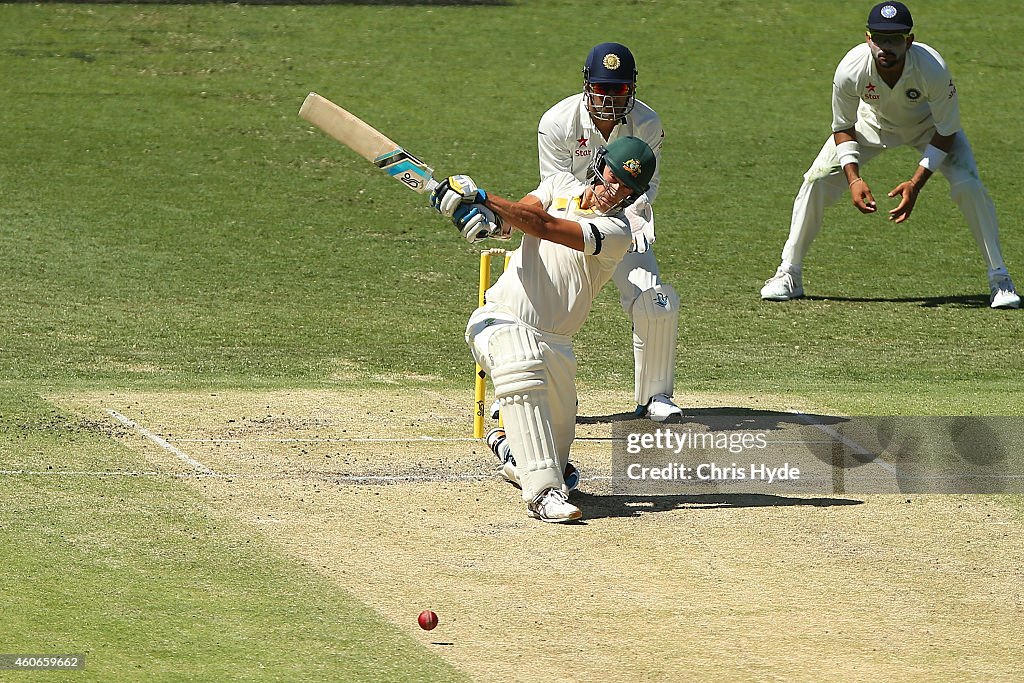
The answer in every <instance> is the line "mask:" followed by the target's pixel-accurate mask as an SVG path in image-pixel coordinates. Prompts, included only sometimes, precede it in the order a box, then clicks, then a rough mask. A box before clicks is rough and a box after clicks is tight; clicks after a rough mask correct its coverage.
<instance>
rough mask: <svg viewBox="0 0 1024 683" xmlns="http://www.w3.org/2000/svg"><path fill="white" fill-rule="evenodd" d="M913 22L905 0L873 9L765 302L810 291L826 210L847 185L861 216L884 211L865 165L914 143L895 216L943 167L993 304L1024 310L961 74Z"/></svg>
mask: <svg viewBox="0 0 1024 683" xmlns="http://www.w3.org/2000/svg"><path fill="white" fill-rule="evenodd" d="M913 28H914V20H913V18H912V17H911V15H910V10H909V9H907V7H906V5H904V4H903V3H901V2H883V3H880V4H878V5H875V7H874V8H872V10H871V12H870V14H869V15H868V22H867V32H866V33H865V37H866V40H865V43H864V44H862V45H858V46H857V47H855V48H853V49H852V50H850V51H849V52H848V53H847V54H846V57H844V58H843V60H842V61H841V62H840V63H839V66H838V68H837V69H836V73H835V79H834V81H833V84H832V133H833V134H832V137H831V138H829V139H828V140H827V141H826V142H825V146H824V147H822V149H821V152H820V153H819V154H818V157H817V158H816V159H815V160H814V163H812V164H811V167H810V169H809V170H808V171H807V173H806V174H804V182H803V186H802V187H801V188H800V192H799V193H798V194H797V196H796V199H795V200H794V202H793V216H792V222H791V224H790V229H789V239H788V240H787V241H786V245H785V247H783V250H782V263H781V265H779V268H778V270H777V271H776V273H775V275H774V276H772V278H771V279H769V280H767V281H766V282H765V284H764V287H762V288H761V298H762V299H767V300H770V301H786V300H789V299H796V298H799V297H801V296H803V294H804V288H803V261H804V256H806V254H807V250H808V249H809V248H810V246H811V242H812V241H813V240H814V238H815V236H816V235H817V234H818V231H819V230H821V224H822V219H823V214H824V210H825V207H828V206H831V205H833V204H835V203H836V202H837V201H839V198H840V197H841V196H842V195H843V193H844V192H845V191H846V190H847V189H848V190H849V191H850V194H851V196H852V198H853V205H854V206H856V207H857V209H858V210H859V211H860V212H861V213H865V214H870V213H875V212H876V211H877V210H878V207H877V205H876V204H875V199H874V196H873V195H872V193H871V189H870V187H869V186H868V183H867V181H866V180H865V179H864V178H863V177H862V176H861V173H860V172H861V168H862V167H863V166H864V165H866V164H867V163H868V162H870V161H871V160H872V159H874V158H875V157H877V156H878V155H879V154H881V153H882V152H884V151H886V150H888V149H892V148H895V147H900V146H904V145H906V146H910V147H913V148H914V149H916V150H917V151H918V152H920V153H921V160H920V162H918V166H917V168H916V169H915V171H914V174H913V176H912V177H911V178H910V179H909V180H905V181H903V182H901V183H899V184H898V185H897V186H896V187H895V188H893V189H892V190H891V191H890V192H889V194H888V196H889V197H899V198H900V201H899V204H898V205H897V206H896V208H894V209H892V210H890V211H889V220H891V221H893V222H895V223H902V222H903V221H905V220H907V219H908V218H910V214H911V212H912V211H913V210H914V205H915V203H916V202H917V198H918V195H919V194H920V192H921V190H922V188H924V185H925V183H926V182H928V179H929V178H930V177H931V176H932V174H933V173H935V172H936V171H938V172H939V173H941V174H942V175H944V176H945V177H946V180H948V181H949V192H950V196H951V197H952V198H953V201H954V202H955V203H956V204H957V206H958V207H959V208H960V211H961V212H962V213H963V215H964V218H965V219H966V221H967V225H968V226H969V227H970V229H971V233H972V234H973V235H974V239H975V241H976V242H977V244H978V248H979V249H980V250H981V255H982V258H984V260H985V265H986V266H988V281H989V287H990V292H991V298H990V304H991V306H992V308H1019V307H1020V297H1019V296H1018V295H1017V291H1016V288H1015V287H1014V285H1013V280H1011V279H1010V275H1009V273H1008V272H1007V270H1006V265H1005V264H1004V263H1003V256H1002V252H1001V250H1000V247H999V223H998V221H997V220H996V211H995V206H994V205H993V203H992V200H991V199H990V198H989V195H988V192H987V191H986V190H985V186H984V185H983V184H982V182H981V180H980V179H979V177H978V167H977V165H976V164H975V161H974V153H973V152H972V151H971V145H970V142H968V140H967V135H966V134H965V133H964V131H963V129H962V128H961V127H960V107H959V103H958V95H957V91H956V86H955V85H954V83H953V77H952V76H951V75H950V72H949V69H948V67H947V66H946V63H945V62H944V61H943V59H942V57H941V56H940V55H939V53H938V52H936V51H935V50H934V49H932V48H931V47H929V46H928V45H925V44H924V43H918V42H915V40H914V34H913Z"/></svg>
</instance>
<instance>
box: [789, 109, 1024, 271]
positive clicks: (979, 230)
mask: <svg viewBox="0 0 1024 683" xmlns="http://www.w3.org/2000/svg"><path fill="white" fill-rule="evenodd" d="M934 134H935V129H934V128H931V127H928V128H926V129H925V130H924V131H923V132H921V133H920V134H919V135H918V136H917V137H916V138H915V139H913V140H910V141H906V142H904V141H898V140H897V141H893V140H892V139H891V135H889V136H888V137H889V140H888V141H887V143H886V142H882V141H879V138H880V137H886V136H882V135H880V134H879V132H878V131H874V130H871V129H864V130H862V129H861V124H860V122H858V124H857V140H858V143H859V145H860V166H861V168H863V167H864V166H866V165H867V164H868V163H869V162H870V161H871V160H872V159H874V158H875V157H877V156H878V155H879V154H881V153H882V152H884V151H886V150H887V149H892V148H894V147H897V146H904V145H906V146H910V147H913V148H914V149H916V150H917V151H918V152H920V153H922V154H923V153H924V149H925V147H927V145H928V143H929V141H930V140H931V139H932V136H933V135H934ZM939 173H941V174H942V175H943V176H945V178H946V180H947V181H949V194H950V197H951V198H952V199H953V201H954V202H955V203H956V205H957V206H958V207H959V208H960V211H961V213H963V216H964V219H965V220H966V221H967V225H968V226H969V227H970V229H971V234H972V235H974V240H975V242H976V243H977V245H978V249H979V250H980V251H981V255H982V258H983V259H984V260H985V265H986V266H988V270H989V277H990V278H991V277H992V274H993V273H1002V274H1005V273H1006V266H1005V264H1004V263H1003V255H1002V251H1001V249H1000V247H999V222H998V220H997V219H996V210H995V205H994V204H993V203H992V199H991V198H990V197H989V195H988V191H987V190H986V189H985V186H984V185H983V184H982V182H981V179H980V178H979V176H978V166H977V163H976V162H975V160H974V152H973V150H972V149H971V143H970V142H969V141H968V139H967V135H966V134H965V133H964V132H963V131H962V130H961V131H960V132H958V133H957V134H956V138H955V139H954V141H953V147H952V148H951V149H950V152H949V155H948V156H947V157H946V159H945V160H944V161H943V163H942V165H941V166H939ZM893 186H895V183H893ZM890 189H892V188H891V187H886V188H885V189H884V191H883V190H882V189H881V188H880V187H879V186H878V185H877V184H873V185H872V193H873V194H874V195H875V196H876V197H877V196H879V193H881V194H882V195H883V196H884V194H885V193H886V192H888V191H889V190H890ZM848 191H849V186H848V185H847V182H846V174H845V173H843V171H842V169H841V168H840V167H839V157H838V155H837V154H836V144H835V140H834V139H833V137H832V136H829V138H828V140H826V141H825V145H824V146H823V147H822V148H821V151H820V152H819V153H818V156H817V158H816V159H815V160H814V163H812V164H811V167H810V168H809V169H808V170H807V173H805V174H804V182H803V185H802V186H801V187H800V191H799V192H798V193H797V195H796V199H795V200H793V216H792V220H791V223H790V227H789V239H788V240H787V241H786V245H785V246H784V247H783V249H782V267H783V268H787V269H788V268H790V267H793V268H800V267H802V265H803V260H804V257H805V256H806V255H807V251H808V250H809V249H810V247H811V242H813V241H814V238H815V237H817V235H818V232H819V231H820V230H821V225H822V221H823V219H824V213H825V209H826V208H827V207H829V206H832V205H833V204H835V203H836V202H837V201H839V199H840V198H841V197H843V196H844V195H846V194H847V193H848ZM919 201H920V199H919Z"/></svg>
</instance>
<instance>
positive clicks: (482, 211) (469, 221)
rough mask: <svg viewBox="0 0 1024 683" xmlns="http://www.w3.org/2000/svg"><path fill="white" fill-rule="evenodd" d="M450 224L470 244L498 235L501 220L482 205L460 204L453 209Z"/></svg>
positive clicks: (500, 230)
mask: <svg viewBox="0 0 1024 683" xmlns="http://www.w3.org/2000/svg"><path fill="white" fill-rule="evenodd" d="M452 223H454V224H455V227H456V228H458V229H459V232H461V233H462V236H463V237H465V238H466V239H467V240H469V241H470V242H479V241H480V240H483V239H487V238H488V237H494V236H496V235H500V234H501V232H502V229H501V218H499V217H498V216H497V215H495V213H494V212H493V211H491V210H490V209H488V208H487V207H486V206H484V205H483V204H461V205H459V206H458V207H457V208H456V209H455V215H454V216H452Z"/></svg>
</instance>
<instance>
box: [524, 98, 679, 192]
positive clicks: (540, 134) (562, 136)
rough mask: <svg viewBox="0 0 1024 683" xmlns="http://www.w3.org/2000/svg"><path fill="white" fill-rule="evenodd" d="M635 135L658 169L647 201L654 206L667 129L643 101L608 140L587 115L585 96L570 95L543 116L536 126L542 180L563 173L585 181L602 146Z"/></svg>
mask: <svg viewBox="0 0 1024 683" xmlns="http://www.w3.org/2000/svg"><path fill="white" fill-rule="evenodd" d="M627 135H632V136H633V137H636V138H640V139H641V140H643V141H644V142H646V143H647V144H648V145H649V146H650V148H651V149H652V150H653V151H654V157H655V159H657V162H658V165H657V167H656V168H655V171H654V177H653V178H651V189H649V190H647V199H648V200H649V201H650V202H651V203H653V202H654V198H655V196H656V195H657V194H658V184H659V183H660V182H661V148H662V145H663V143H664V142H665V129H664V128H663V127H662V125H661V119H660V118H659V117H658V114H657V113H655V111H654V110H653V109H651V108H650V107H648V106H647V105H646V104H644V103H643V102H641V101H640V100H637V101H636V105H635V106H634V107H633V111H631V112H630V113H629V114H627V115H626V119H625V121H623V122H620V123H618V124H616V125H615V128H613V129H612V132H611V135H610V136H609V137H608V139H607V140H605V139H604V136H603V135H601V131H599V130H598V129H597V127H596V126H594V122H593V120H591V118H590V112H588V111H587V105H586V101H585V100H584V98H583V93H578V94H576V95H570V96H569V97H566V98H565V99H564V100H562V101H561V102H559V103H558V104H556V105H555V106H553V107H551V108H550V109H548V110H547V111H546V112H544V116H542V117H541V119H540V124H539V125H538V126H537V152H538V157H539V159H540V177H541V178H547V177H548V176H549V175H551V174H553V173H558V172H560V171H564V172H566V173H571V174H572V175H574V176H575V177H576V178H578V179H579V180H582V181H586V179H587V169H589V168H590V164H591V162H593V160H594V154H595V153H596V152H597V148H598V147H600V146H601V145H605V146H607V145H608V143H609V142H611V141H612V140H617V139H618V138H620V137H624V136H627Z"/></svg>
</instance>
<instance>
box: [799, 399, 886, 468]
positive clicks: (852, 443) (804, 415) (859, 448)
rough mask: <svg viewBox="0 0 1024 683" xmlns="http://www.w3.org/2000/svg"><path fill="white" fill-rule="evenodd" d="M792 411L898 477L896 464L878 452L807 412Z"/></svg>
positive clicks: (873, 463) (871, 462)
mask: <svg viewBox="0 0 1024 683" xmlns="http://www.w3.org/2000/svg"><path fill="white" fill-rule="evenodd" d="M793 413H794V414H795V415H796V416H797V417H799V418H800V419H801V420H803V421H804V422H806V423H807V424H809V425H811V426H812V427H814V428H816V429H820V430H821V431H823V432H825V433H826V434H828V435H829V436H830V437H832V438H833V439H835V440H836V441H838V442H839V443H841V444H843V445H844V446H846V447H847V448H849V449H850V450H852V451H853V452H854V453H856V454H857V455H865V456H868V457H870V458H871V460H869V463H870V464H872V465H878V466H879V467H881V468H883V469H885V470H886V471H888V472H889V474H891V475H892V476H894V477H896V478H897V479H899V478H900V473H899V470H898V469H897V468H896V466H895V465H891V464H890V463H887V462H886V461H884V460H882V456H881V455H880V454H876V453H872V452H871V451H869V450H867V449H866V448H864V447H863V446H861V445H860V444H859V443H857V442H856V441H853V440H851V439H847V438H846V437H845V436H843V435H842V434H840V433H839V432H838V431H836V430H835V429H833V428H832V427H829V426H828V425H826V424H822V423H820V422H818V421H817V420H815V419H814V418H813V417H811V416H810V415H808V414H807V413H801V412H800V411H799V410H795V411H793Z"/></svg>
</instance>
